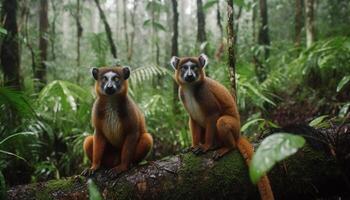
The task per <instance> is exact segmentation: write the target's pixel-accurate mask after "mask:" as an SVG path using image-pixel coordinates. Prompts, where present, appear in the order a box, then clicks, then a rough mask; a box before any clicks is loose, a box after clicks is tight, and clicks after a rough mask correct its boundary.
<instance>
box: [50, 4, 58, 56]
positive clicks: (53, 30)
mask: <svg viewBox="0 0 350 200" xmlns="http://www.w3.org/2000/svg"><path fill="white" fill-rule="evenodd" d="M59 3H60V2H58V1H55V0H51V9H52V13H53V17H52V21H51V34H50V46H51V56H52V60H56V52H55V49H56V47H55V45H56V37H57V34H56V24H57V19H58V16H59V14H60V12H59V9H58V8H57V6H58V5H59Z"/></svg>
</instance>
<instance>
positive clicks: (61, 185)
mask: <svg viewBox="0 0 350 200" xmlns="http://www.w3.org/2000/svg"><path fill="white" fill-rule="evenodd" d="M72 186H73V180H72V179H67V180H65V179H62V180H52V181H48V182H47V183H46V184H45V185H44V186H43V187H42V188H41V187H38V188H37V192H36V194H35V196H36V199H50V196H51V195H52V193H53V192H54V191H58V190H59V191H60V192H66V191H69V190H70V189H71V188H72Z"/></svg>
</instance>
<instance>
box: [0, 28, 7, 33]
mask: <svg viewBox="0 0 350 200" xmlns="http://www.w3.org/2000/svg"><path fill="white" fill-rule="evenodd" d="M6 34H7V30H6V29H4V28H2V27H0V35H6Z"/></svg>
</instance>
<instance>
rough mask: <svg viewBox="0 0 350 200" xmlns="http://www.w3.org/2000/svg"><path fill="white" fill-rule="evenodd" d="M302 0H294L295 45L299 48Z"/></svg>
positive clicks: (301, 26)
mask: <svg viewBox="0 0 350 200" xmlns="http://www.w3.org/2000/svg"><path fill="white" fill-rule="evenodd" d="M302 2H303V0H295V38H294V44H295V47H297V48H299V47H300V46H301V29H302V28H303V10H302Z"/></svg>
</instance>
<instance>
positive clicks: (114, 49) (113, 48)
mask: <svg viewBox="0 0 350 200" xmlns="http://www.w3.org/2000/svg"><path fill="white" fill-rule="evenodd" d="M94 1H95V3H96V6H97V8H98V12H99V13H100V17H101V20H102V22H103V24H104V26H105V30H106V35H107V39H108V43H109V45H110V49H111V53H112V56H113V58H117V47H116V46H115V44H114V41H113V37H112V31H111V27H110V26H109V23H108V21H107V18H106V15H105V13H104V12H103V10H102V8H101V5H100V1H99V0H94Z"/></svg>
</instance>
